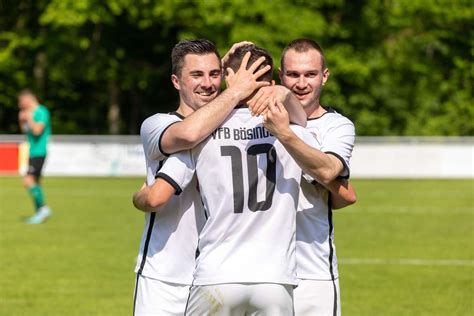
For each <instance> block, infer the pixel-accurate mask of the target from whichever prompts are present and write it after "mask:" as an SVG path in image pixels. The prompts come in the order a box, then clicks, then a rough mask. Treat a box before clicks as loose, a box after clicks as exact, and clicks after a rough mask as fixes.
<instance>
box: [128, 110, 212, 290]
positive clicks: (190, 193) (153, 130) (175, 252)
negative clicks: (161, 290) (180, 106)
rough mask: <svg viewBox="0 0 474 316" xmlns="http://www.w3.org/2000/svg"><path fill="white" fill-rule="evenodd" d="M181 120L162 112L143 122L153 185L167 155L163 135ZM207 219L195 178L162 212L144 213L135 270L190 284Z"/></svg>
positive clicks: (142, 138)
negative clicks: (162, 147) (200, 234)
mask: <svg viewBox="0 0 474 316" xmlns="http://www.w3.org/2000/svg"><path fill="white" fill-rule="evenodd" d="M181 119H182V117H179V116H178V114H161V113H159V114H155V115H153V116H151V117H149V118H147V119H146V120H145V121H144V122H143V124H142V127H141V131H140V137H141V140H142V143H143V148H144V150H145V158H146V168H147V183H148V185H151V184H153V182H154V181H155V176H156V174H157V172H158V171H159V169H160V168H161V166H162V165H163V163H164V161H165V159H166V158H167V156H166V154H165V153H164V152H163V150H162V149H161V145H160V142H161V137H162V135H163V133H164V131H165V130H166V129H167V128H168V127H169V126H170V125H172V124H174V123H177V122H179V121H181ZM204 222H205V217H204V210H203V207H202V201H201V198H200V196H199V193H198V192H197V183H196V180H195V179H193V180H192V181H191V184H190V185H189V186H188V187H187V188H186V189H185V190H183V192H182V193H181V195H180V196H175V197H173V198H172V199H171V200H170V201H169V203H167V204H166V206H165V207H164V208H163V210H162V211H161V212H160V213H146V214H145V228H144V230H143V235H142V240H141V244H140V253H139V255H138V259H137V264H136V268H135V272H137V273H138V274H139V275H143V276H145V277H148V278H153V279H158V280H161V281H165V282H171V283H178V284H191V282H192V278H193V277H192V275H193V271H194V266H195V257H196V250H197V242H198V236H199V231H200V229H201V228H202V227H203V226H204Z"/></svg>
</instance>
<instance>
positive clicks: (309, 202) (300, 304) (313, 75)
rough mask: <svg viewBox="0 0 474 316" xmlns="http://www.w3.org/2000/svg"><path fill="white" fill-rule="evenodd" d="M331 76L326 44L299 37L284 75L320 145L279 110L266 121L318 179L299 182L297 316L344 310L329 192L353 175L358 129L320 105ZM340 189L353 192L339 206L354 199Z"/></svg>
mask: <svg viewBox="0 0 474 316" xmlns="http://www.w3.org/2000/svg"><path fill="white" fill-rule="evenodd" d="M328 77H329V70H328V69H327V68H326V66H325V62H324V55H323V52H322V49H321V48H320V46H319V45H318V44H317V43H315V42H314V41H312V40H307V39H299V40H295V41H293V42H291V43H290V44H288V46H287V47H286V48H285V50H284V51H283V54H282V62H281V70H280V79H281V81H282V84H283V85H285V86H286V87H287V88H289V89H290V90H291V91H292V92H293V93H294V94H295V95H296V96H297V97H298V99H299V100H300V102H301V103H302V105H303V107H304V109H305V112H306V114H307V116H308V126H307V129H308V130H310V131H311V132H312V133H313V134H314V135H315V136H316V137H317V139H318V143H319V145H320V146H321V148H320V150H314V149H313V148H310V147H308V146H306V144H304V143H303V142H301V141H299V140H298V138H297V137H296V135H294V134H293V133H292V132H291V130H290V129H289V128H288V124H287V123H286V122H284V120H281V119H280V118H279V114H278V113H272V112H271V111H270V113H269V114H267V124H266V125H265V126H266V127H267V128H268V129H269V130H270V131H271V132H272V133H273V134H274V135H276V136H277V138H278V139H279V140H280V141H281V142H282V143H283V144H284V145H285V148H286V149H287V150H288V151H289V152H290V153H291V154H292V155H293V157H295V159H296V160H297V161H298V162H299V164H300V165H301V166H302V167H303V170H305V171H306V172H308V174H310V175H311V176H313V177H315V179H316V180H317V182H318V183H316V185H308V184H305V183H302V185H301V190H302V194H301V195H300V200H299V206H298V214H297V219H296V220H297V222H296V223H297V233H296V244H297V264H298V269H297V272H298V279H299V286H298V288H297V289H296V290H295V313H296V315H340V314H341V308H340V293H339V279H338V277H339V275H338V270H337V259H336V252H335V246H334V229H333V223H332V203H331V194H330V192H329V191H331V192H333V188H334V186H333V185H334V183H335V182H334V180H335V179H336V178H340V177H342V178H348V177H349V159H350V157H351V154H352V148H353V146H354V139H355V130H354V125H353V124H352V122H351V121H350V120H348V119H347V118H345V117H344V116H342V115H340V114H338V113H336V112H335V111H333V110H329V109H326V108H323V107H322V106H320V104H319V98H320V93H321V90H322V86H323V85H324V83H325V82H326V81H327V79H328ZM328 189H329V191H328ZM342 191H343V192H342V193H346V195H347V194H348V195H349V197H348V198H347V199H346V200H344V199H340V198H339V199H337V202H338V206H339V207H343V206H345V205H348V204H351V203H354V202H355V194H354V193H353V192H352V193H351V192H350V191H351V188H350V187H348V186H347V184H346V187H342ZM339 193H341V191H339ZM350 194H352V196H351V195H350Z"/></svg>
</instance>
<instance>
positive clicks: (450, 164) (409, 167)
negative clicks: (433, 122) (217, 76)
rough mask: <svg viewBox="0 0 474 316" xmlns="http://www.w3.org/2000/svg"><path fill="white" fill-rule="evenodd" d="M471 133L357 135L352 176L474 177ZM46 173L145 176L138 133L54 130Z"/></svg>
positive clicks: (8, 155) (11, 162)
mask: <svg viewBox="0 0 474 316" xmlns="http://www.w3.org/2000/svg"><path fill="white" fill-rule="evenodd" d="M23 141H24V136H22V135H0V157H1V159H0V173H2V174H18V173H20V174H22V173H24V172H25V171H26V167H27V146H26V144H25V143H23ZM473 154H474V137H358V138H357V143H356V146H355V148H354V152H353V156H352V159H351V176H352V177H353V178H473V177H474V168H473ZM44 174H46V175H57V176H144V174H145V161H144V156H143V148H142V146H141V144H140V139H139V137H138V136H72V135H67V136H66V135H64V136H62V135H56V136H53V137H52V140H51V142H50V145H49V147H48V159H47V162H46V164H45V168H44Z"/></svg>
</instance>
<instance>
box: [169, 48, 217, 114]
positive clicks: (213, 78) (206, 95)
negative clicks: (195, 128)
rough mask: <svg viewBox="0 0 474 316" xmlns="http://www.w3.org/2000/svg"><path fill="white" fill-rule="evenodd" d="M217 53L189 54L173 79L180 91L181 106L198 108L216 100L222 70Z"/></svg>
mask: <svg viewBox="0 0 474 316" xmlns="http://www.w3.org/2000/svg"><path fill="white" fill-rule="evenodd" d="M220 65H221V64H220V60H219V58H218V57H217V56H216V54H213V53H211V54H205V55H196V54H188V55H186V56H185V57H184V62H183V67H182V69H181V73H180V74H179V75H175V74H173V75H172V76H171V81H172V82H173V85H174V87H175V88H176V89H177V90H178V91H179V97H180V107H186V108H190V109H188V110H191V109H192V110H194V111H195V110H197V109H199V108H200V107H202V106H204V105H206V104H207V103H209V102H210V101H212V100H214V99H215V98H216V97H217V95H218V94H219V92H220V86H221V79H222V72H221V66H220Z"/></svg>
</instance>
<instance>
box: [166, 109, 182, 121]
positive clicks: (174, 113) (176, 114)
mask: <svg viewBox="0 0 474 316" xmlns="http://www.w3.org/2000/svg"><path fill="white" fill-rule="evenodd" d="M168 114H169V115H175V116H177V117H179V118H180V119H182V120H184V119H185V117H184V116H183V115H181V114H179V113H178V112H176V111H173V112H169V113H168Z"/></svg>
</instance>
